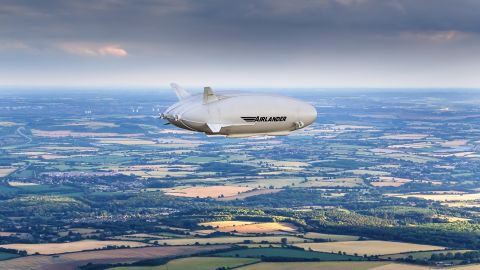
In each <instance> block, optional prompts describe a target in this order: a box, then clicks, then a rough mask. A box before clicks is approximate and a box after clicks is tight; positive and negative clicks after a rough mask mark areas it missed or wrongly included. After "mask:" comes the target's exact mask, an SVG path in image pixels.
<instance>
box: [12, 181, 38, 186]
mask: <svg viewBox="0 0 480 270" xmlns="http://www.w3.org/2000/svg"><path fill="white" fill-rule="evenodd" d="M8 185H10V186H12V187H25V186H37V185H38V184H35V183H28V182H16V181H10V182H8Z"/></svg>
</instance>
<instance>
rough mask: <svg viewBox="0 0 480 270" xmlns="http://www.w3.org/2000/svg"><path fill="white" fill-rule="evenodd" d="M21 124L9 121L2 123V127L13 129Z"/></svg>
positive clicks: (0, 123)
mask: <svg viewBox="0 0 480 270" xmlns="http://www.w3.org/2000/svg"><path fill="white" fill-rule="evenodd" d="M17 125H19V124H17V123H14V122H8V121H0V127H13V126H17Z"/></svg>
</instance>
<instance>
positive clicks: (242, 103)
mask: <svg viewBox="0 0 480 270" xmlns="http://www.w3.org/2000/svg"><path fill="white" fill-rule="evenodd" d="M165 115H166V118H167V119H168V120H169V122H171V123H172V124H174V125H176V126H178V127H180V128H184V129H188V130H193V131H199V132H205V133H207V134H219V135H229V136H230V135H242V134H250V135H255V134H274V135H286V134H288V133H289V132H290V131H293V130H295V129H299V128H303V127H305V126H308V125H310V124H311V123H312V122H313V121H315V118H316V116H317V112H316V110H315V108H314V107H313V106H311V105H310V104H308V103H305V102H303V101H300V100H296V99H292V98H287V97H278V96H258V95H254V96H237V97H220V99H219V100H217V101H214V102H211V103H207V104H204V103H203V102H202V99H201V98H200V97H198V96H197V97H191V98H189V99H186V100H182V101H180V102H178V103H176V104H174V105H173V106H171V107H170V108H169V109H168V110H167V111H166V112H165Z"/></svg>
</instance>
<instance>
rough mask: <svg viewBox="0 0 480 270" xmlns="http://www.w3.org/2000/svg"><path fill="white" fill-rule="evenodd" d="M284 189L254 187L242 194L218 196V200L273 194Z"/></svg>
mask: <svg viewBox="0 0 480 270" xmlns="http://www.w3.org/2000/svg"><path fill="white" fill-rule="evenodd" d="M280 191H282V189H254V190H250V191H247V192H242V193H240V194H237V195H234V196H229V197H224V198H218V199H217V200H218V201H232V200H243V199H245V198H248V197H252V196H257V195H264V194H272V193H277V192H280Z"/></svg>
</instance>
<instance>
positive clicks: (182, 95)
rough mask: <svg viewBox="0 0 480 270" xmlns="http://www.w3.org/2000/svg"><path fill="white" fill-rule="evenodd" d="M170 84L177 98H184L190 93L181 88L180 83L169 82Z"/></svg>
mask: <svg viewBox="0 0 480 270" xmlns="http://www.w3.org/2000/svg"><path fill="white" fill-rule="evenodd" d="M170 86H171V87H172V88H173V90H174V91H175V95H177V98H178V100H182V99H185V98H187V97H189V96H190V95H191V94H190V93H189V92H188V91H187V90H185V89H183V88H182V87H181V86H180V85H178V84H176V83H171V84H170Z"/></svg>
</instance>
